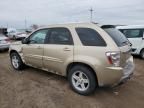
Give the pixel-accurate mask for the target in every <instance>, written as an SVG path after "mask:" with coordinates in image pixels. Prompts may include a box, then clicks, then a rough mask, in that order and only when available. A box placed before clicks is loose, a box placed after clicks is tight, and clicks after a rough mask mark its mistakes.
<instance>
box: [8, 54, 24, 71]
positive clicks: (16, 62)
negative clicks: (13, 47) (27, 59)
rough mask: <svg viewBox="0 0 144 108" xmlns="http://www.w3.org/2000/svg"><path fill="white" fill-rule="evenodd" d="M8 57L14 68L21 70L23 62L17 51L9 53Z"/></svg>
mask: <svg viewBox="0 0 144 108" xmlns="http://www.w3.org/2000/svg"><path fill="white" fill-rule="evenodd" d="M10 59H11V64H12V66H13V68H14V69H16V70H21V69H23V68H24V63H23V62H22V60H21V57H20V56H19V54H18V53H16V52H13V53H11V55H10Z"/></svg>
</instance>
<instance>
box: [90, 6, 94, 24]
mask: <svg viewBox="0 0 144 108" xmlns="http://www.w3.org/2000/svg"><path fill="white" fill-rule="evenodd" d="M89 11H90V22H93V21H92V20H93V11H94V10H93V9H92V8H91V9H90V10H89Z"/></svg>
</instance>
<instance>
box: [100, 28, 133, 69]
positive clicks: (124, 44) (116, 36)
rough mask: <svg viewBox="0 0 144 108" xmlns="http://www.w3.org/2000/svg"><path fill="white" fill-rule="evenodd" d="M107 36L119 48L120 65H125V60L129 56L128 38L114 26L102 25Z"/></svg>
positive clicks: (129, 45)
mask: <svg viewBox="0 0 144 108" xmlns="http://www.w3.org/2000/svg"><path fill="white" fill-rule="evenodd" d="M102 28H103V30H105V31H106V32H107V33H108V34H109V36H111V38H112V39H113V40H114V41H115V43H116V44H117V46H118V47H119V49H120V65H121V66H122V67H124V66H125V64H126V61H127V60H128V59H129V58H130V56H131V44H130V42H129V41H128V39H127V38H126V37H125V36H124V35H123V34H122V33H121V32H120V31H119V30H117V29H116V28H115V27H114V26H102Z"/></svg>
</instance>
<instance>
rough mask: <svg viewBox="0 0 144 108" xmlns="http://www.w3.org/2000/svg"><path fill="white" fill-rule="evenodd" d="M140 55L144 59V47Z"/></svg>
mask: <svg viewBox="0 0 144 108" xmlns="http://www.w3.org/2000/svg"><path fill="white" fill-rule="evenodd" d="M140 56H141V58H142V59H144V49H142V50H141V53H140Z"/></svg>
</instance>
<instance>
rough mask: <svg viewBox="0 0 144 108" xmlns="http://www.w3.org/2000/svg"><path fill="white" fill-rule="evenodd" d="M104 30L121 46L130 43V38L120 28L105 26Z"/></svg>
mask: <svg viewBox="0 0 144 108" xmlns="http://www.w3.org/2000/svg"><path fill="white" fill-rule="evenodd" d="M104 30H105V31H106V32H107V33H108V34H109V35H110V36H111V37H112V39H113V40H114V41H115V43H116V44H117V45H118V46H119V47H121V46H124V45H127V44H129V41H128V39H127V38H126V37H125V36H124V35H123V34H122V33H121V32H120V31H119V30H117V29H115V28H104Z"/></svg>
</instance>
